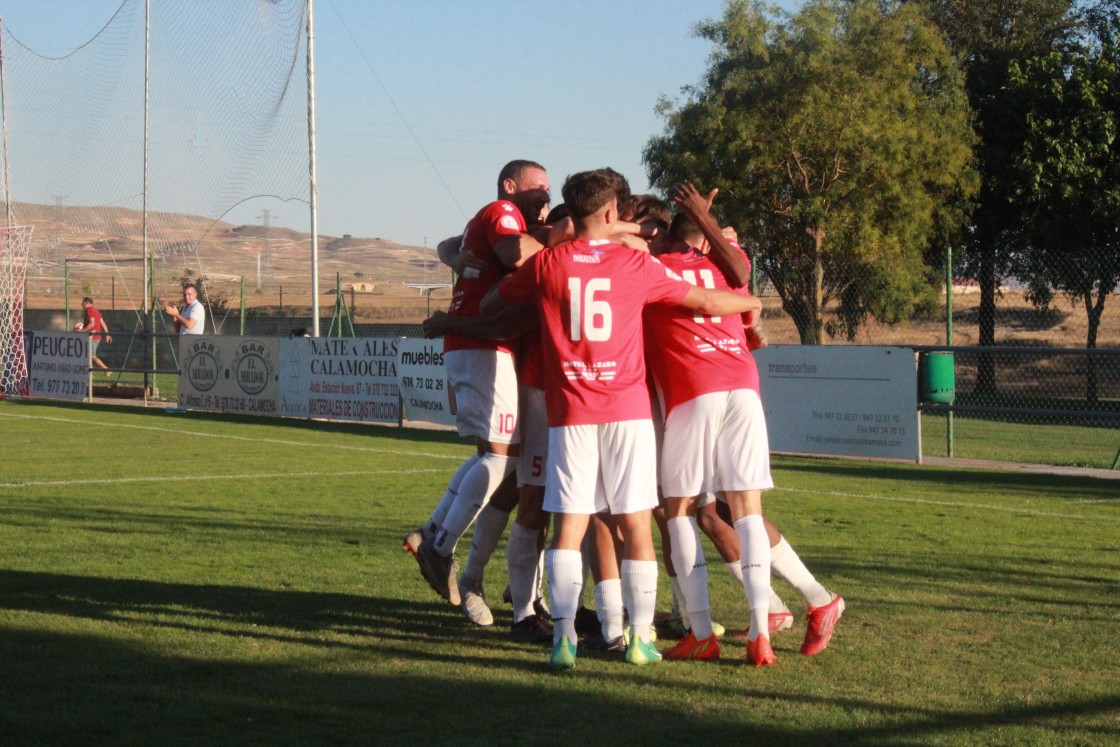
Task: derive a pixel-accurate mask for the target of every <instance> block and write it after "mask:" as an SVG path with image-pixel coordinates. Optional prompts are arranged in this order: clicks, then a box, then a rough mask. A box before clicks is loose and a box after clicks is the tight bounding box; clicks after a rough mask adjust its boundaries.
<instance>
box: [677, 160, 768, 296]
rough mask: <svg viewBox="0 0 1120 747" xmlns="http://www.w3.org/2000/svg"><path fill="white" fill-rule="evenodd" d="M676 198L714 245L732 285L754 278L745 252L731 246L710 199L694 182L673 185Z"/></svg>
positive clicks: (719, 264) (713, 253)
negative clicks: (714, 214) (712, 208)
mask: <svg viewBox="0 0 1120 747" xmlns="http://www.w3.org/2000/svg"><path fill="white" fill-rule="evenodd" d="M673 202H675V203H676V204H677V205H679V206H680V208H681V209H682V210H684V211H685V212H686V213H687V214H688V215H689V217H691V218H692V219H693V220H694V221H696V224H697V225H698V226H699V227H700V230H701V232H703V234H704V238H705V239H707V240H708V245H709V246H711V248H712V251H711V257H712V261H713V262H715V263H716V266H717V267H719V269H720V270H721V271H722V272H723V275H724V277H726V278H727V284H728V285H730V286H731V287H732V288H742V287H743V286H745V285H747V284H748V283H749V282H750V280H751V266H750V264H749V263H748V262H747V258H746V257H745V256H743V252H742V251H740V250H739V249H736V248H735V247H734V246H732V244H731V242H730V241H728V240H727V237H726V236H724V234H723V231H722V230H720V227H719V224H718V223H716V220H715V218H713V217H712V213H711V211H710V210H709V208H710V207H711V203H710V202H709V201H708V199H707V198H705V197H703V196H702V195H701V194H700V193H699V192H698V191H697V190H696V187H694V186H693V185H692V183H691V182H681V183H680V184H677V185H674V186H673Z"/></svg>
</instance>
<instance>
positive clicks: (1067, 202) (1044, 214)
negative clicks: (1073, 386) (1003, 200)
mask: <svg viewBox="0 0 1120 747" xmlns="http://www.w3.org/2000/svg"><path fill="white" fill-rule="evenodd" d="M1118 39H1120V16H1118V15H1117V14H1111V15H1106V16H1105V17H1103V18H1100V19H1098V21H1097V22H1096V23H1095V24H1094V25H1093V26H1092V27H1091V29H1090V33H1089V34H1088V35H1086V36H1085V37H1084V38H1083V39H1081V40H1080V41H1079V43H1077V44H1075V45H1071V46H1070V48H1069V49H1068V50H1067V51H1064V52H1052V53H1050V54H1048V55H1045V56H1041V57H1036V58H1034V59H1031V60H1028V61H1026V62H1022V63H1020V62H1015V63H1012V65H1011V69H1010V75H1009V78H1010V79H1009V83H1008V88H1007V91H1008V95H1009V96H1012V97H1014V98H1017V99H1018V100H1019V101H1020V102H1021V105H1022V106H1023V108H1024V110H1025V111H1026V117H1025V120H1024V123H1025V130H1026V138H1025V141H1024V143H1023V148H1022V151H1021V153H1020V154H1019V157H1018V158H1017V159H1016V160H1015V164H1014V165H1015V166H1016V167H1017V168H1018V170H1019V174H1020V180H1019V185H1020V186H1019V193H1018V198H1019V199H1018V203H1019V204H1020V205H1021V206H1022V209H1023V211H1024V213H1025V214H1026V216H1027V218H1028V226H1029V228H1028V230H1027V231H1025V232H1023V233H1022V234H1021V237H1020V241H1019V242H1017V246H1016V250H1017V251H1016V252H1015V254H1014V256H1013V264H1014V270H1015V274H1016V275H1017V276H1018V277H1019V278H1021V279H1022V280H1024V281H1025V282H1026V283H1027V285H1028V292H1029V297H1030V299H1031V300H1032V301H1033V302H1034V303H1035V304H1036V305H1038V306H1041V307H1046V306H1049V304H1050V302H1051V301H1052V299H1053V297H1054V294H1055V293H1062V294H1065V295H1067V296H1068V297H1069V298H1070V299H1072V300H1073V301H1074V302H1080V303H1081V304H1082V305H1083V306H1084V308H1085V314H1086V316H1087V319H1088V334H1087V339H1086V341H1085V345H1086V347H1089V348H1095V347H1096V346H1097V331H1098V329H1099V327H1100V321H1101V315H1102V314H1103V313H1104V308H1105V302H1106V301H1107V300H1108V297H1109V295H1110V294H1112V293H1113V291H1115V290H1116V288H1117V287H1118V286H1120V41H1118ZM1094 362H1095V359H1094V357H1093V356H1089V366H1088V367H1087V386H1086V389H1087V396H1088V398H1089V400H1090V401H1096V399H1097V380H1096V366H1095V365H1094Z"/></svg>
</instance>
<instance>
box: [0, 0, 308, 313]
mask: <svg viewBox="0 0 1120 747" xmlns="http://www.w3.org/2000/svg"><path fill="white" fill-rule="evenodd" d="M150 7H151V13H150V44H149V45H147V46H148V48H149V52H148V55H147V57H148V59H147V63H148V64H147V69H148V71H149V75H148V78H147V80H145V67H146V65H145V48H146V45H145V21H146V18H145V2H144V0H122V2H121V3H120V6H119V7H118V8H117V10H116V12H115V13H114V14H113V15H112V17H111V18H108V19H107V21H106V23H105V25H104V27H103V28H102V29H101V30H100V31H99V32H98V33H97V34H96V35H95V36H93V38H91V39H90V40H89V41H88V42H86V43H85V44H83V45H82V46H80V47H79V48H78V49H75V50H73V51H72V52H70V53H68V54H66V55H65V56H61V57H49V56H45V55H44V54H42V53H40V52H39V51H37V50H34V49H30V48H28V47H27V46H25V45H23V44H22V43H21V42H20V40H19V29H18V28H8V27H6V26H5V27H4V28H3V29H2V34H3V38H2V43H3V63H4V68H3V74H4V81H3V82H4V103H5V111H6V117H7V120H8V121H7V131H8V157H9V162H10V165H11V185H10V186H11V195H12V201H13V204H12V213H13V215H14V216H16V219H13V222H18V223H21V224H31V225H34V226H36V230H35V237H34V241H33V244H32V246H31V254H30V257H29V265H28V273H29V281H30V282H29V285H30V287H29V290H28V293H29V296H30V298H29V299H28V301H29V303H30V304H31V306H32V307H34V308H43V309H55V310H57V309H61V308H62V307H63V303H61V300H62V299H60V298H59V295H60V293H61V292H62V288H63V274H64V263H65V261H66V260H70V261H71V262H73V261H75V260H97V261H100V262H103V263H106V264H105V270H104V272H103V275H104V278H101V277H100V276H91V277H88V278H77V279H76V281H77V282H71V283H70V287H69V293H70V296H71V298H70V299H69V300H70V307H71V308H73V307H75V306H76V305H77V304H78V303H79V302H80V300H81V298H82V296H84V295H93V296H94V297H95V298H96V299H97V300H98V302H99V303H100V302H102V301H103V300H107V297H108V295H109V294H110V293H112V292H113V289H112V288H111V286H110V284H109V280H108V279H109V278H110V277H115V279H116V288H115V291H116V296H117V298H118V299H127V300H128V303H130V304H134V305H132V308H138V307H139V306H140V305H141V304H142V299H143V297H144V288H143V283H142V282H141V280H140V277H142V273H143V265H136V264H133V265H132V266H130V267H128V268H124V267H122V268H113V269H111V266H112V263H113V262H115V261H117V260H120V259H122V258H130V259H132V260H133V261H134V262H135V260H136V258H140V257H143V256H144V254H145V251H144V248H145V247H144V244H145V242H144V230H143V226H144V224H143V212H142V211H143V209H144V208H145V207H146V208H147V254H148V256H150V257H152V258H153V266H152V275H153V279H154V282H153V286H154V287H153V290H154V295H155V297H156V298H159V299H160V300H174V299H176V298H178V297H179V291H180V290H181V283H182V279H183V278H184V277H197V276H199V275H207V276H209V275H211V274H212V273H214V272H215V271H219V270H224V268H221V267H219V266H218V263H219V262H221V263H222V264H223V265H224V264H228V265H230V266H231V267H232V268H233V269H232V271H230V270H224V271H226V272H229V273H230V274H234V275H235V276H236V275H250V269H252V270H255V268H256V266H257V262H258V256H259V254H260V253H261V251H262V248H261V246H260V245H261V244H262V242H261V241H259V240H257V239H256V238H255V237H252V236H246V232H243V231H239V230H235V229H237V228H239V227H240V225H242V224H248V223H252V224H255V223H257V222H258V221H257V220H256V218H257V216H258V215H259V214H261V213H262V211H263V210H264V209H265V208H269V209H271V212H272V214H273V215H277V214H280V213H283V216H282V217H284V218H295V217H297V216H303V215H305V214H306V208H305V206H304V205H303V204H286V203H288V201H293V200H294V201H297V202H299V203H306V202H307V201H308V200H309V186H308V170H307V161H308V148H307V86H306V39H305V37H306V34H305V26H306V21H307V0H223V1H222V2H207V3H194V2H186V3H185V2H181V1H180V0H151V6H150ZM43 12H44V13H47V12H50V11H49V9H48V8H44V10H43ZM145 88H147V91H148V97H147V111H146V112H145ZM145 120H146V121H147V151H148V154H147V163H146V166H145V157H144V156H145ZM145 197H146V199H145ZM17 219H18V220H17ZM263 243H267V242H263ZM272 243H273V245H275V244H276V242H275V241H274V242H272ZM298 249H299V250H300V251H301V256H307V249H306V248H305V247H298ZM294 251H295V250H293V253H294ZM267 259H268V257H267V256H266V257H265V258H264V261H265V266H266V268H267ZM93 266H94V265H93V264H92V263H91V264H90V265H88V267H93ZM134 270H139V271H140V272H139V273H136V272H134ZM188 271H189V272H188ZM250 277H251V275H250ZM72 280H75V279H74V278H72ZM86 283H90V284H92V285H93V286H94V288H93V290H94V292H90V288H88V287H87V288H83V285H85V284H86ZM122 286H123V287H122ZM208 316H209V314H208ZM36 318H38V315H37V316H36Z"/></svg>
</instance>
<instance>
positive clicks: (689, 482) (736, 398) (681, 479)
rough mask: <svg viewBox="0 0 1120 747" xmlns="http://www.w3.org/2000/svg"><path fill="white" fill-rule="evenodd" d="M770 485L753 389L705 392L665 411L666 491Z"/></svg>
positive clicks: (762, 421)
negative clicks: (666, 412) (667, 411)
mask: <svg viewBox="0 0 1120 747" xmlns="http://www.w3.org/2000/svg"><path fill="white" fill-rule="evenodd" d="M772 487H774V481H773V479H772V478H771V476H770V443H769V440H768V439H767V436H766V417H765V415H764V414H763V411H762V400H760V399H759V398H758V393H757V392H755V391H754V390H753V389H736V390H734V391H730V392H712V393H710V394H703V395H700V396H699V397H696V398H695V399H691V400H689V401H688V402H684V403H682V404H680V405H677V406H676V407H674V408H673V411H672V412H670V413H669V417H668V418H666V419H665V441H664V443H663V445H662V457H661V489H662V491H664V493H665V495H666V496H670V497H674V498H688V497H692V496H695V495H699V494H700V493H705V492H714V491H726V490H768V489H770V488H772Z"/></svg>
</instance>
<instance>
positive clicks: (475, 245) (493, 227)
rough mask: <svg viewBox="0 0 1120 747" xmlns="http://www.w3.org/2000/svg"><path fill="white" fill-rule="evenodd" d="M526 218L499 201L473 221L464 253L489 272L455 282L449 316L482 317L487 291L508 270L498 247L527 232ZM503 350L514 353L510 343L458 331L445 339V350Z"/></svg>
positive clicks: (466, 232)
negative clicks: (484, 297)
mask: <svg viewBox="0 0 1120 747" xmlns="http://www.w3.org/2000/svg"><path fill="white" fill-rule="evenodd" d="M525 231H526V227H525V218H524V217H522V215H521V211H520V210H518V209H517V206H516V205H514V204H513V203H512V202H509V201H508V200H495V201H494V202H491V203H490V204H489V205H487V206H486V207H484V208H482V210H479V211H478V214H477V215H475V216H474V217H473V218H471V221H470V223H468V224H467V228H466V230H465V231H464V232H463V244H462V250H463V251H469V252H470V253H471V254H473V255H475V256H476V257H478V258H479V259H481V260H484V261H485V262H486V269H485V270H483V271H482V272H480V273H479V276H478V277H476V278H468V277H464V276H462V275H460V276H459V278H458V279H457V280H456V281H455V288H454V290H453V291H452V295H451V307H450V308H449V309H448V310H447V313H448V314H450V315H451V316H478V305H479V304H480V303H482V297H483V296H485V295H486V291H488V290H490V288H491V287H492V286H493V285H494V284H495V283H497V282H498V281H499V280H501V279H502V278H503V277H504V276H505V275H506V273H507V272H508V270H507V269H506V267H505V266H504V265H503V264H502V262H501V260H499V259H498V257H497V255H496V254H494V246H495V245H496V244H497V243H498V242H499V241H501V240H502V239H504V238H505V237H507V236H519V235H521V234H523V233H525ZM471 349H482V350H501V351H504V352H506V353H512V352H513V350H514V348H512V347H510V343H509V342H508V341H499V340H483V339H480V338H477V337H468V336H467V335H461V334H457V333H454V332H448V333H447V334H446V335H444V337H443V350H444V352H445V353H446V352H450V351H452V350H471Z"/></svg>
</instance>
